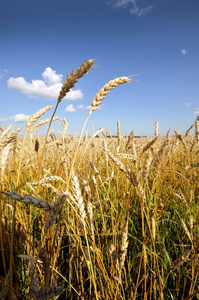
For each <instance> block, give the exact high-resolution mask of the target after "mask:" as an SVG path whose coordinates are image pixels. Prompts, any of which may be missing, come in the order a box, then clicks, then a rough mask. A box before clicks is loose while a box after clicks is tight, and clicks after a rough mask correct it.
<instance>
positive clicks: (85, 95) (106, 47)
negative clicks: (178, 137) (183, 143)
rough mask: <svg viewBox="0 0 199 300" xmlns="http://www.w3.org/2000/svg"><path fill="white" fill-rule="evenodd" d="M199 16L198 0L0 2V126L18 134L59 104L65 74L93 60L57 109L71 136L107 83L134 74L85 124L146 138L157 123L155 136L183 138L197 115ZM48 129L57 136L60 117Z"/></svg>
mask: <svg viewBox="0 0 199 300" xmlns="http://www.w3.org/2000/svg"><path fill="white" fill-rule="evenodd" d="M198 16H199V1H198V0H191V1H190V0H87V1H83V0H73V1H72V0H70V1H69V0H56V1H55V0H17V1H16V0H6V1H0V99H1V110H0V125H1V126H3V127H4V128H6V127H7V126H8V125H10V124H12V125H13V128H18V127H22V130H21V132H20V134H21V135H23V134H24V132H25V126H26V121H27V118H28V116H30V115H32V114H33V113H34V112H36V111H37V110H39V109H40V108H42V107H44V106H46V105H54V106H55V105H56V102H57V97H58V94H59V89H60V87H61V85H62V83H63V81H64V79H65V78H66V76H67V74H70V73H71V71H72V70H73V69H77V68H78V67H79V66H80V65H81V64H82V62H83V61H84V60H88V59H92V58H96V63H95V65H96V67H95V68H94V69H92V70H91V71H90V72H89V73H88V74H86V75H85V76H84V77H83V78H81V79H80V80H79V81H78V83H77V84H76V85H75V87H74V88H73V90H72V91H71V92H70V93H69V94H68V96H67V98H66V99H64V100H63V101H62V102H61V103H60V105H59V107H58V110H57V113H56V116H58V117H61V118H66V120H67V122H68V124H69V127H68V133H70V134H73V133H74V132H75V133H80V131H81V127H82V125H83V123H84V120H85V119H86V117H87V114H88V107H89V105H90V104H91V101H92V99H93V97H94V96H95V94H96V93H97V92H98V91H99V89H100V88H101V87H103V85H104V84H105V83H107V82H108V81H109V80H112V79H114V78H116V77H120V76H130V75H136V76H134V77H133V78H134V79H136V81H134V80H133V81H132V82H131V83H129V84H124V85H122V86H119V87H117V88H115V89H114V90H112V91H111V92H110V93H109V94H108V95H107V97H106V98H105V99H104V100H103V101H102V105H101V109H99V110H96V111H95V112H93V114H92V115H91V118H90V120H89V122H88V125H87V127H86V130H88V131H90V132H92V130H91V122H92V123H93V126H94V129H95V131H97V130H98V129H99V127H102V128H105V129H106V128H107V127H108V126H109V131H110V132H111V133H112V134H116V128H117V120H120V124H121V131H122V133H123V134H124V135H128V134H129V133H130V131H131V130H132V129H134V131H135V135H147V136H152V135H153V134H154V124H155V122H156V121H158V122H159V133H160V135H164V134H166V132H167V130H168V129H169V128H170V129H171V132H172V133H173V130H174V129H178V130H179V131H180V133H181V134H184V133H185V131H186V130H187V129H188V128H189V127H190V126H191V125H192V124H193V123H194V122H195V119H196V117H197V115H199V18H198ZM52 112H53V110H50V111H49V112H48V113H46V115H45V116H43V119H44V118H45V117H46V118H50V117H51V115H52ZM41 119H42V118H41ZM52 128H53V129H54V131H55V133H57V134H58V132H60V131H61V130H62V125H61V122H60V121H59V120H58V121H56V122H55V123H54V124H53V125H52ZM45 132H46V127H44V128H43V129H42V130H41V132H40V134H42V135H45ZM192 133H194V130H192Z"/></svg>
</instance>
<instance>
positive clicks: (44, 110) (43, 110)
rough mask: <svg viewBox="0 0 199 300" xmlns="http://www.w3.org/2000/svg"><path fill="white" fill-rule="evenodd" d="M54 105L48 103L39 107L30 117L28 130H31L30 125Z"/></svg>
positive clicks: (27, 124) (27, 125)
mask: <svg viewBox="0 0 199 300" xmlns="http://www.w3.org/2000/svg"><path fill="white" fill-rule="evenodd" d="M52 107H53V105H47V106H45V107H43V108H41V109H39V110H38V111H37V112H36V113H34V114H33V115H32V116H30V117H29V119H28V122H27V123H26V127H27V130H28V131H29V130H30V127H31V126H32V125H33V124H34V123H35V122H37V120H38V119H39V118H40V117H41V116H42V115H43V114H45V113H46V112H47V111H48V110H50V109H51V108H52Z"/></svg>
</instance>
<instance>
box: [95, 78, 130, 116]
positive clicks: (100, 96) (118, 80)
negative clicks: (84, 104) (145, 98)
mask: <svg viewBox="0 0 199 300" xmlns="http://www.w3.org/2000/svg"><path fill="white" fill-rule="evenodd" d="M128 82H130V80H129V78H128V77H118V78H115V79H113V80H110V81H109V82H108V83H107V84H105V85H104V87H103V88H101V89H100V90H99V92H98V93H97V94H96V96H95V97H94V98H93V100H92V103H91V111H95V110H96V109H97V108H98V106H99V105H100V103H101V102H102V100H103V99H104V97H105V96H106V95H107V94H108V92H110V91H111V90H112V89H113V88H115V87H117V86H119V85H121V84H123V83H128Z"/></svg>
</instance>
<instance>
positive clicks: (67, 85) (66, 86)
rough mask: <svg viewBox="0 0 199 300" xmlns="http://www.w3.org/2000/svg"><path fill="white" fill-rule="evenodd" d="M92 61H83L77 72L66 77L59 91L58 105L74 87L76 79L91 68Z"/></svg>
mask: <svg viewBox="0 0 199 300" xmlns="http://www.w3.org/2000/svg"><path fill="white" fill-rule="evenodd" d="M94 61H95V60H94V59H90V60H88V61H87V60H85V61H84V62H83V63H82V65H81V66H80V67H79V69H78V70H77V71H74V70H73V71H72V73H71V74H70V75H67V78H66V80H65V81H64V83H63V85H62V88H61V91H60V93H59V97H58V103H59V102H61V100H62V99H63V98H64V97H65V96H66V94H67V93H68V92H69V91H70V89H71V88H73V87H74V85H75V83H76V82H77V79H79V78H81V77H82V76H83V75H84V74H86V73H87V72H88V70H89V69H91V68H93V64H94Z"/></svg>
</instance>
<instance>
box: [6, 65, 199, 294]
mask: <svg viewBox="0 0 199 300" xmlns="http://www.w3.org/2000/svg"><path fill="white" fill-rule="evenodd" d="M93 64H94V60H89V61H85V62H84V63H83V64H82V65H81V66H80V68H79V69H78V70H77V71H72V73H71V74H70V75H68V76H67V78H66V80H65V82H64V84H63V87H62V89H61V91H60V95H59V97H58V102H57V105H58V104H59V103H60V102H61V100H62V98H63V97H65V95H66V93H67V92H68V91H69V90H70V88H72V87H73V86H74V84H75V83H76V82H77V79H80V78H81V77H82V76H83V75H86V73H87V72H88V71H89V70H90V69H91V68H92V67H93ZM128 82H129V78H128V77H119V78H116V79H114V80H111V81H109V82H108V83H107V84H105V85H104V87H103V88H102V89H100V91H99V92H98V93H97V94H96V96H95V97H94V98H93V100H92V102H91V110H90V112H89V114H88V117H87V119H86V122H85V124H86V123H87V121H88V119H89V117H90V115H91V113H94V114H95V113H96V112H95V110H96V109H97V107H98V106H99V105H100V103H101V102H102V100H103V99H104V97H105V96H106V95H107V93H108V92H110V91H111V89H113V88H115V87H117V86H119V85H121V84H123V83H128ZM107 101H109V100H108V99H107ZM110 101H111V100H110ZM113 105H114V103H113ZM56 107H57V106H56ZM49 109H52V106H46V107H44V108H42V109H40V110H39V111H38V112H36V113H35V114H34V115H33V116H31V117H30V118H29V120H28V122H27V127H26V134H25V136H24V138H23V139H22V138H19V137H18V132H19V131H20V128H19V129H16V130H13V131H11V129H12V128H11V126H9V127H8V128H7V129H4V128H3V127H1V126H0V154H1V156H0V167H1V170H0V176H1V178H0V180H1V194H0V197H1V198H0V219H1V221H0V249H1V251H0V266H1V268H0V299H7V298H6V297H9V298H10V299H15V298H16V299H110V300H112V299H134V300H137V299H140V300H143V299H157V300H158V299H186V298H187V299H195V298H193V297H194V296H196V295H197V293H198V290H199V279H198V272H199V263H198V253H199V246H198V238H199V236H198V235H199V231H198V225H199V222H198V210H199V209H198V207H199V206H198V201H199V180H198V178H199V148H198V136H199V127H198V118H197V120H196V122H195V123H194V124H193V125H191V126H190V127H189V128H188V129H187V131H186V133H185V135H182V134H180V133H179V132H178V131H177V130H175V132H174V133H173V136H170V135H169V134H170V131H168V133H167V135H166V136H165V137H160V136H159V135H158V131H159V128H158V127H159V123H158V122H156V123H155V133H154V137H148V138H137V137H136V133H135V132H134V130H132V131H131V132H129V136H128V137H124V136H123V134H122V124H120V122H119V121H118V122H117V137H112V134H111V133H110V132H109V130H108V129H107V130H104V129H102V128H100V129H99V130H97V131H96V132H94V130H93V132H92V134H90V133H88V134H84V128H85V124H84V125H83V129H82V133H81V135H80V137H77V136H75V135H74V136H71V135H69V134H68V133H67V128H68V123H67V121H66V119H64V120H62V119H61V118H58V117H54V113H53V116H52V118H51V119H44V120H40V118H41V116H42V115H43V114H45V112H46V111H47V110H49ZM54 112H56V109H55V110H54ZM52 121H56V122H61V124H62V126H63V131H62V132H61V133H60V136H59V137H57V136H55V134H53V132H50V131H48V134H47V135H46V138H42V137H41V136H39V133H38V131H37V130H38V129H39V128H40V127H42V126H43V125H44V124H47V123H48V124H49V130H50V127H51V124H52ZM102 125H103V124H102ZM160 126H161V122H160ZM193 127H195V132H194V134H192V135H191V130H192V128H193ZM160 131H161V130H160ZM193 295H194V296H193Z"/></svg>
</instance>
